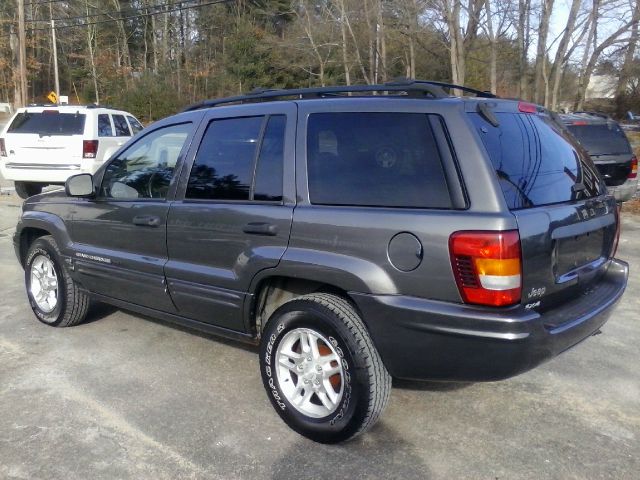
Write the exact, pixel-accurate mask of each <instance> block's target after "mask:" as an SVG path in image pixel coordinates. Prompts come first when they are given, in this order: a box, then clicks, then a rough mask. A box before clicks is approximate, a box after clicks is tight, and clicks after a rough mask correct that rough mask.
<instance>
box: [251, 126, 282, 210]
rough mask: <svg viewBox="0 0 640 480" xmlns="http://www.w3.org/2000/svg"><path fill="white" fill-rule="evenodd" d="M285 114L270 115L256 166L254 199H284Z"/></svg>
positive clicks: (276, 200) (272, 200) (273, 200)
mask: <svg viewBox="0 0 640 480" xmlns="http://www.w3.org/2000/svg"><path fill="white" fill-rule="evenodd" d="M286 118H287V117H285V116H284V115H274V116H272V117H269V123H267V128H266V130H265V133H264V137H263V139H262V145H261V147H260V156H259V158H258V165H257V166H256V179H255V186H254V189H253V199H254V200H265V201H270V202H280V201H282V167H283V157H284V129H285V126H286Z"/></svg>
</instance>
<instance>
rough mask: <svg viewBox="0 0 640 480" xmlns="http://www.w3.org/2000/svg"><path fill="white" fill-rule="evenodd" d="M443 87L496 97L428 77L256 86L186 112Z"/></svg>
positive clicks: (434, 92) (437, 92)
mask: <svg viewBox="0 0 640 480" xmlns="http://www.w3.org/2000/svg"><path fill="white" fill-rule="evenodd" d="M444 89H457V90H461V91H463V92H468V93H473V94H474V95H476V96H477V97H483V98H496V96H495V95H493V94H492V93H489V92H483V91H481V90H476V89H474V88H469V87H463V86H461V85H453V84H450V83H443V82H434V81H428V80H411V79H397V80H394V81H392V82H387V83H385V84H382V85H349V86H339V87H316V88H294V89H267V88H256V89H254V90H252V91H251V92H249V93H247V94H245V95H236V96H233V97H226V98H219V99H213V100H205V101H203V102H200V103H196V104H194V105H191V106H189V107H187V108H185V109H184V110H183V112H191V111H194V110H199V109H202V108H210V107H217V106H219V105H227V104H231V103H238V104H242V103H257V102H264V101H275V100H281V99H287V98H291V97H293V98H292V99H298V100H301V99H311V98H335V97H342V96H344V94H351V93H374V92H400V93H402V94H404V96H409V97H413V98H446V97H448V96H449V95H448V94H447V93H446V92H445V90H444Z"/></svg>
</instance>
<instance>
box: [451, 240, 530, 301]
mask: <svg viewBox="0 0 640 480" xmlns="http://www.w3.org/2000/svg"><path fill="white" fill-rule="evenodd" d="M449 253H450V255H451V266H452V267H453V273H454V276H455V279H456V283H457V285H458V289H459V290H460V295H461V296H462V299H463V300H464V302H465V303H475V304H479V305H490V306H494V307H502V306H505V305H513V304H515V303H518V302H519V301H520V296H521V293H522V263H521V260H520V234H519V233H518V231H517V230H508V231H503V232H497V231H496V232H490V231H471V232H455V233H454V234H452V235H451V237H450V238H449Z"/></svg>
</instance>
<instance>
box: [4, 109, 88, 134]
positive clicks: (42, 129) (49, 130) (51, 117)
mask: <svg viewBox="0 0 640 480" xmlns="http://www.w3.org/2000/svg"><path fill="white" fill-rule="evenodd" d="M84 121H85V115H84V114H80V113H60V112H58V111H57V110H48V111H47V110H45V111H44V112H21V113H18V114H17V115H16V117H15V118H14V119H13V122H11V125H10V126H9V129H8V130H7V133H38V134H42V135H82V134H83V133H84Z"/></svg>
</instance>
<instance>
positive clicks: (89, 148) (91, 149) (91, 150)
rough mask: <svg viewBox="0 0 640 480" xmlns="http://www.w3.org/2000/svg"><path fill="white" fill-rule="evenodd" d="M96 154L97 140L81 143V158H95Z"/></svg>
mask: <svg viewBox="0 0 640 480" xmlns="http://www.w3.org/2000/svg"><path fill="white" fill-rule="evenodd" d="M97 154H98V140H83V141H82V158H96V155H97Z"/></svg>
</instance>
